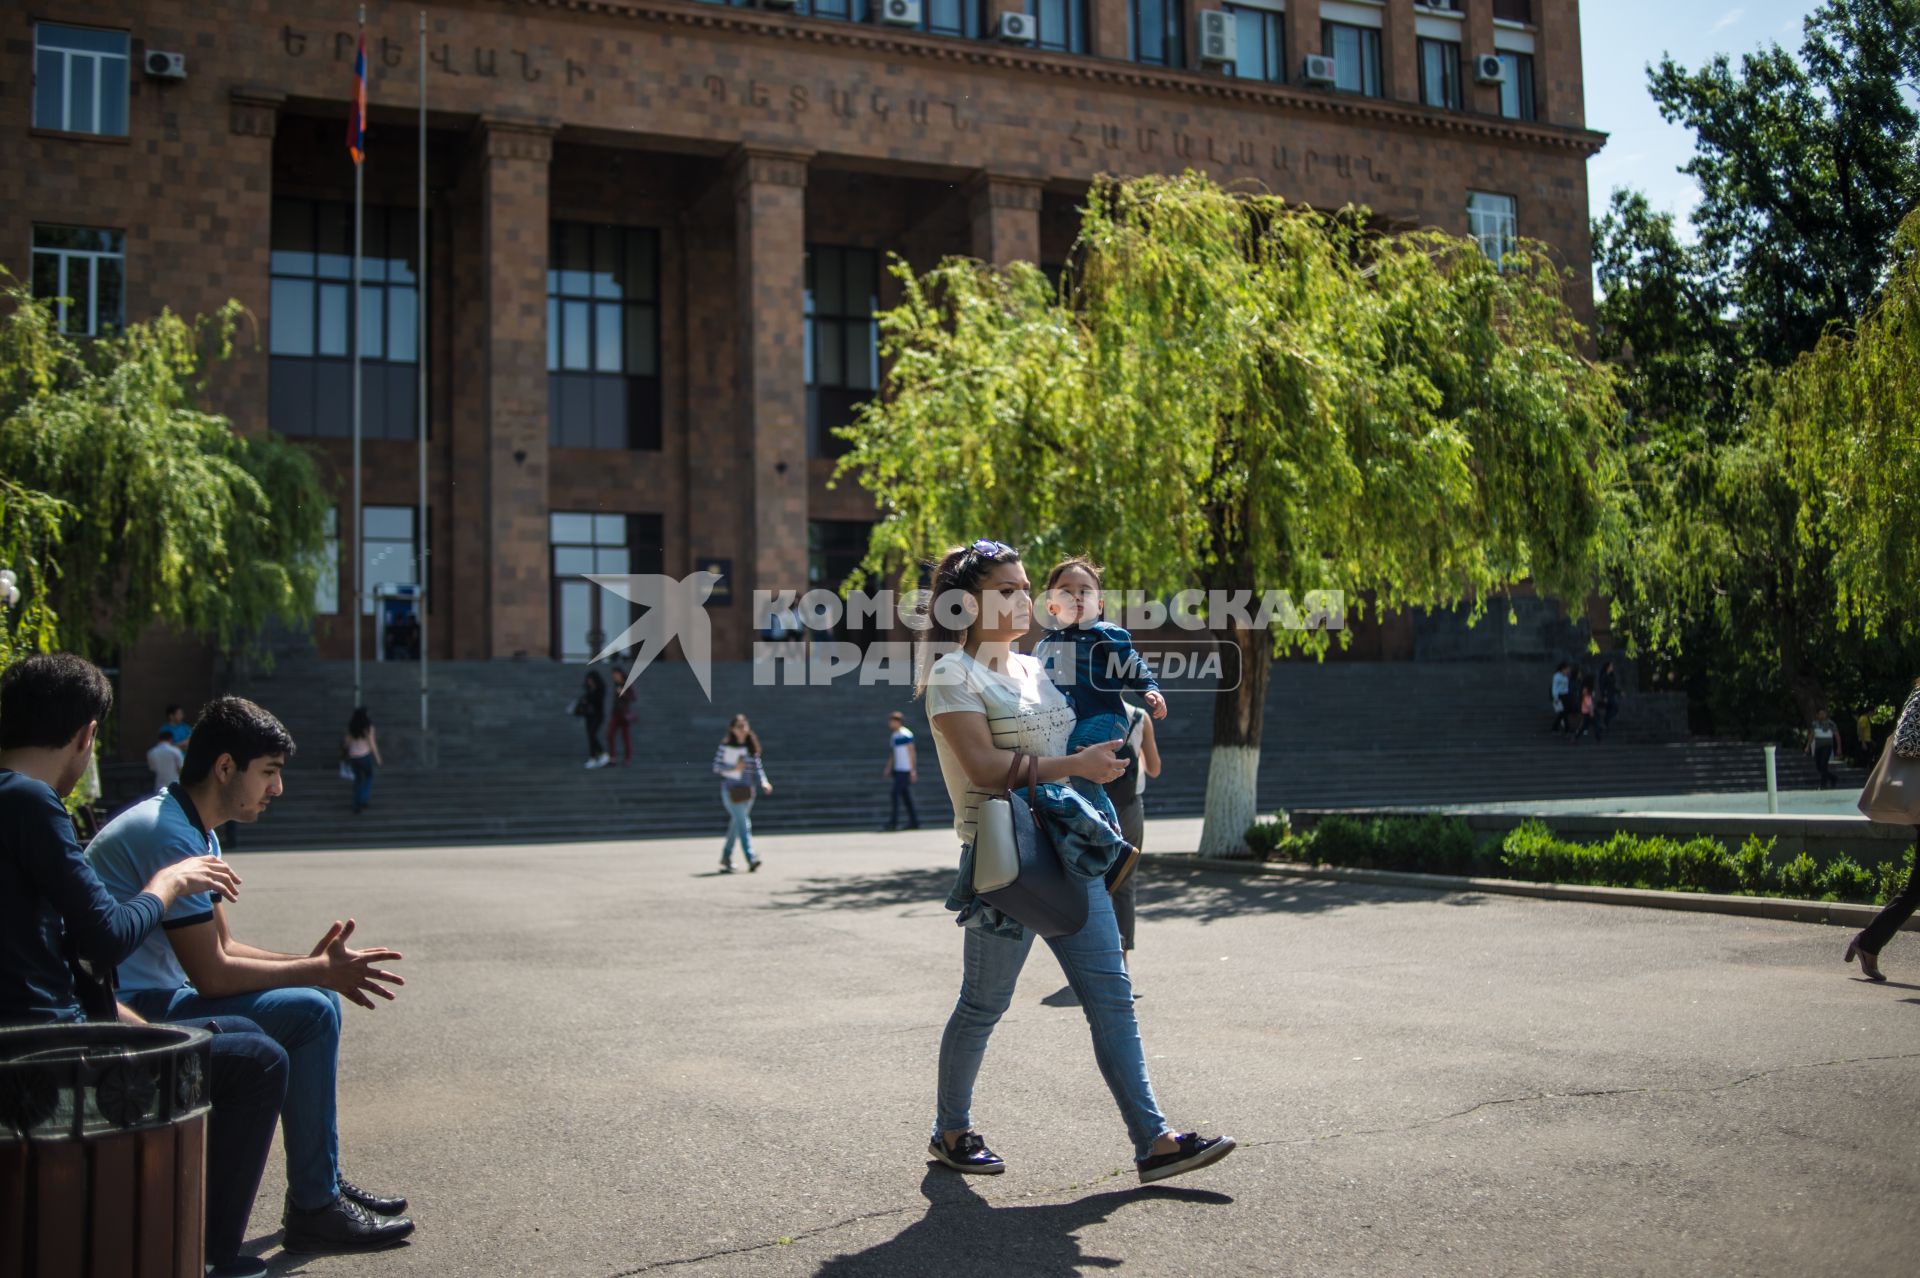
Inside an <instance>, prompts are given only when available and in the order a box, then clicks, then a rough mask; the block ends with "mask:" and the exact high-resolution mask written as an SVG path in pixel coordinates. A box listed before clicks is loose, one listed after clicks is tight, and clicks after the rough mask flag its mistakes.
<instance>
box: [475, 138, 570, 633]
mask: <svg viewBox="0 0 1920 1278" xmlns="http://www.w3.org/2000/svg"><path fill="white" fill-rule="evenodd" d="M474 141H475V152H476V153H475V157H474V159H475V162H476V163H477V164H478V165H479V172H478V173H477V174H476V177H477V178H478V186H479V195H480V210H479V212H480V249H481V261H482V268H481V269H482V281H481V284H480V301H481V304H482V311H483V313H484V314H485V316H486V325H487V327H486V330H485V334H484V337H483V339H482V340H483V346H482V350H483V351H484V360H483V367H482V369H481V370H479V375H480V378H481V384H482V387H483V395H484V412H483V416H482V420H483V421H484V422H485V423H486V450H485V454H484V456H485V463H486V469H485V474H486V511H485V516H484V518H485V521H486V528H487V562H486V564H485V565H484V567H483V569H482V571H484V572H485V574H486V578H487V607H486V616H487V632H488V643H487V649H488V653H487V655H489V656H491V657H493V658H495V659H501V658H511V657H515V656H519V655H522V654H524V655H526V656H528V657H538V656H544V655H545V654H546V653H547V652H549V651H550V650H551V648H552V644H553V638H552V629H551V624H550V621H549V611H550V608H551V603H552V582H551V580H550V577H551V572H550V567H551V566H550V564H549V554H548V546H547V513H548V512H547V230H548V227H547V219H548V217H549V216H550V215H549V213H548V205H547V187H548V177H549V174H548V170H549V167H550V166H551V163H552V160H553V129H552V128H551V127H549V126H546V125H542V124H533V123H529V122H523V121H515V120H502V119H494V118H488V117H482V119H481V121H480V123H479V125H478V126H476V129H475V134H474Z"/></svg>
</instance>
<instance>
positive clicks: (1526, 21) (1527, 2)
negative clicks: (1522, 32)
mask: <svg viewBox="0 0 1920 1278" xmlns="http://www.w3.org/2000/svg"><path fill="white" fill-rule="evenodd" d="M1493 17H1494V20H1495V21H1496V22H1518V23H1520V24H1522V25H1531V24H1532V22H1533V0H1493Z"/></svg>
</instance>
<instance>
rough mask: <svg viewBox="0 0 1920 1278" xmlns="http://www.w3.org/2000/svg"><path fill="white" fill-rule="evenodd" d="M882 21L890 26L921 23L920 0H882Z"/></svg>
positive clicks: (907, 25) (906, 25) (908, 25)
mask: <svg viewBox="0 0 1920 1278" xmlns="http://www.w3.org/2000/svg"><path fill="white" fill-rule="evenodd" d="M880 21H881V22H883V23H885V24H886V25H887V26H890V27H917V26H919V25H920V0H880Z"/></svg>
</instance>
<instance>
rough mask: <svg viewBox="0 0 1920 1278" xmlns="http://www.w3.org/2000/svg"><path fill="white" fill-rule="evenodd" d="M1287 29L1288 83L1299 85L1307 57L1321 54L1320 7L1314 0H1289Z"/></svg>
mask: <svg viewBox="0 0 1920 1278" xmlns="http://www.w3.org/2000/svg"><path fill="white" fill-rule="evenodd" d="M1286 27H1287V83H1288V84H1299V83H1300V77H1301V74H1302V72H1303V71H1304V70H1305V61H1306V56H1307V55H1308V54H1309V53H1319V52H1320V6H1319V4H1317V3H1315V2H1314V0H1289V3H1288V4H1287V13H1286Z"/></svg>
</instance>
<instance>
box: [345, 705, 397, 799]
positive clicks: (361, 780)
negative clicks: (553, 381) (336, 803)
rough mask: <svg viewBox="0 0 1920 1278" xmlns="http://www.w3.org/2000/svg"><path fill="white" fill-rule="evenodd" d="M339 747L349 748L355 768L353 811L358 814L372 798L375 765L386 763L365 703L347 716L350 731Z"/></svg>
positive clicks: (349, 758)
mask: <svg viewBox="0 0 1920 1278" xmlns="http://www.w3.org/2000/svg"><path fill="white" fill-rule="evenodd" d="M340 748H341V749H342V750H344V751H346V755H347V766H348V767H349V768H351V769H353V814H354V815H355V816H359V815H360V814H361V813H362V812H365V811H366V810H367V806H368V805H369V804H371V803H372V802H373V773H374V769H376V768H380V767H384V766H386V765H385V761H384V760H382V759H381V757H380V743H379V741H377V740H375V738H374V735H373V716H372V715H370V714H368V713H367V708H366V707H365V706H360V707H358V708H356V709H355V710H354V712H353V715H352V717H351V718H349V719H348V720H347V735H346V737H345V738H344V739H343V740H342V741H341V743H340Z"/></svg>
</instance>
